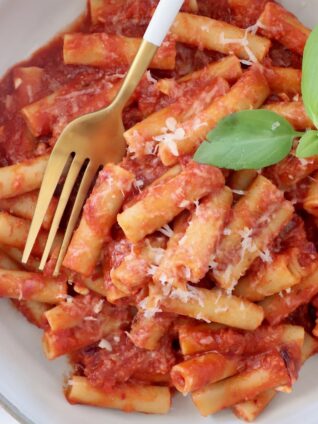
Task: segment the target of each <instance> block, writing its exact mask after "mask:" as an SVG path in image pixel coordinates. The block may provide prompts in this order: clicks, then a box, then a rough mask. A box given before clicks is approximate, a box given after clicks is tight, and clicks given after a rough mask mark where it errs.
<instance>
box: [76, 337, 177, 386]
mask: <svg viewBox="0 0 318 424" xmlns="http://www.w3.org/2000/svg"><path fill="white" fill-rule="evenodd" d="M106 340H107V342H108V343H107V345H106V346H107V349H106V348H104V349H100V348H98V347H90V348H87V349H83V350H82V351H81V352H79V353H78V359H77V362H78V363H81V364H82V369H83V373H84V375H85V376H86V377H87V378H88V379H89V381H90V383H91V384H92V385H94V386H97V387H100V388H102V389H104V390H106V391H107V390H111V388H112V387H114V385H116V384H117V383H125V382H127V381H128V380H129V379H130V378H131V377H133V376H134V375H135V374H136V375H138V374H139V375H140V374H141V375H142V374H143V373H145V374H149V373H150V374H161V375H165V374H167V373H169V371H170V369H171V367H172V366H173V365H174V364H175V362H176V357H175V354H174V352H173V350H172V348H171V343H170V340H169V339H165V340H163V341H162V343H161V347H160V348H159V349H158V350H153V351H148V350H145V349H140V348H138V347H136V346H135V345H134V344H133V343H132V341H131V340H130V339H129V337H128V336H127V335H126V334H125V333H123V332H121V333H114V334H113V335H110V336H108V337H106Z"/></svg>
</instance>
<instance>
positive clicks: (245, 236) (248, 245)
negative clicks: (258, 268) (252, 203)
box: [239, 227, 256, 252]
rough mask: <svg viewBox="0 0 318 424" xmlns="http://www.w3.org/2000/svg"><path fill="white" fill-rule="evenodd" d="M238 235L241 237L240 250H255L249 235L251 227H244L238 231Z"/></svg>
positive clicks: (251, 231) (251, 232)
mask: <svg viewBox="0 0 318 424" xmlns="http://www.w3.org/2000/svg"><path fill="white" fill-rule="evenodd" d="M239 234H240V236H241V237H242V250H243V252H244V251H245V250H247V251H248V252H255V249H256V247H255V245H254V243H253V239H252V238H251V235H252V234H253V230H252V229H251V228H247V227H244V229H243V230H242V231H239Z"/></svg>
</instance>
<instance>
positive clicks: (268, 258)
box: [259, 249, 273, 264]
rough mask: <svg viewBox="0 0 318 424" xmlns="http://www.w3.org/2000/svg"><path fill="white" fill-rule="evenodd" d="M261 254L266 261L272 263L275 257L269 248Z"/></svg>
mask: <svg viewBox="0 0 318 424" xmlns="http://www.w3.org/2000/svg"><path fill="white" fill-rule="evenodd" d="M259 256H260V258H261V259H262V261H263V262H265V263H269V264H271V263H272V262H273V258H272V256H271V252H270V251H269V249H264V250H263V252H260V254H259Z"/></svg>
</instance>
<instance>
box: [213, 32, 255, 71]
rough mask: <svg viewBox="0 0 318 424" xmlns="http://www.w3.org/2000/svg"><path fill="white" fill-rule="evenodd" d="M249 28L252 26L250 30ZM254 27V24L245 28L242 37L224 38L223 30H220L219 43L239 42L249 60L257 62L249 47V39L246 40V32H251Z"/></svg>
mask: <svg viewBox="0 0 318 424" xmlns="http://www.w3.org/2000/svg"><path fill="white" fill-rule="evenodd" d="M251 28H252V30H251ZM254 29H255V25H254V26H252V27H249V28H246V30H245V33H244V37H243V38H225V37H224V32H221V35H220V43H221V44H239V45H241V46H242V47H243V48H244V50H245V52H246V54H247V56H248V59H249V62H252V63H257V62H258V60H257V58H256V56H255V55H254V53H253V52H252V50H251V49H250V47H249V41H248V38H247V36H248V33H249V32H253V31H254Z"/></svg>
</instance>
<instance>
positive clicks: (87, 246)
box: [63, 164, 134, 275]
mask: <svg viewBox="0 0 318 424" xmlns="http://www.w3.org/2000/svg"><path fill="white" fill-rule="evenodd" d="M133 180H134V177H133V175H132V174H131V173H130V172H128V171H126V170H124V169H123V168H121V167H119V166H117V165H112V164H108V165H106V166H105V167H104V169H103V170H102V171H101V172H100V174H99V177H98V180H97V183H96V185H95V187H94V190H93V192H92V194H91V195H90V197H89V199H88V200H87V201H86V204H85V207H84V212H83V216H82V218H81V221H80V224H79V226H78V228H77V230H76V231H75V233H74V235H73V238H72V240H71V243H70V245H69V247H68V250H67V253H66V256H65V258H64V261H63V266H65V267H66V268H69V269H71V270H73V271H76V272H79V273H81V274H83V275H90V274H92V272H93V270H94V268H95V266H96V263H97V261H98V259H99V256H100V253H101V249H102V245H103V243H104V242H105V241H106V240H107V238H108V237H109V232H110V229H111V227H112V225H113V224H114V223H115V221H116V215H117V213H118V211H119V210H120V208H121V206H122V203H123V201H124V197H125V194H126V193H127V192H128V191H129V190H130V188H131V185H132V183H133Z"/></svg>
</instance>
